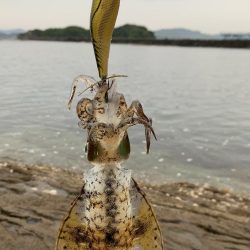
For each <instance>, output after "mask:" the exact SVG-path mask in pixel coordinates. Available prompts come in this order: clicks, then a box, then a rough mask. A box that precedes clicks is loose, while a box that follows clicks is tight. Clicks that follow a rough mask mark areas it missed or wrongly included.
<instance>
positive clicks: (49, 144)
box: [0, 41, 250, 193]
mask: <svg viewBox="0 0 250 250" xmlns="http://www.w3.org/2000/svg"><path fill="white" fill-rule="evenodd" d="M249 68H250V50H247V49H217V48H180V47H167V46H141V45H118V44H114V45H112V48H111V54H110V65H109V72H110V74H126V75H128V76H129V77H128V78H126V79H119V80H118V89H119V91H121V92H122V93H124V94H125V96H126V100H127V103H131V101H132V100H134V99H139V100H140V101H141V102H142V104H143V107H144V110H145V113H146V114H147V115H148V116H150V117H152V119H153V127H154V129H155V132H156V134H157V137H158V141H154V140H153V139H152V146H151V152H150V154H149V155H146V154H145V138H144V131H143V130H144V129H143V127H142V126H137V127H134V128H131V129H130V130H129V136H130V141H131V144H132V153H131V156H130V159H129V160H128V161H127V162H126V163H124V166H125V167H127V168H129V169H132V170H133V173H134V175H135V177H136V178H137V179H140V180H142V181H146V182H149V183H153V184H163V183H167V182H171V181H191V182H194V183H208V184H211V185H216V186H219V187H226V188H229V189H233V190H235V191H239V192H247V193H249V191H250V70H249ZM80 74H87V75H91V76H95V77H96V78H97V79H98V77H97V69H96V65H95V61H94V54H93V49H92V45H91V44H90V43H70V42H67V43H65V42H37V41H0V86H1V89H0V160H6V159H16V160H21V161H24V162H26V163H36V164H50V165H53V166H56V167H63V168H73V169H86V168H88V166H89V163H88V162H87V160H86V156H85V153H84V146H85V141H86V134H85V132H84V131H82V130H81V129H80V128H79V127H78V119H77V117H76V113H75V108H74V106H75V105H76V102H77V98H76V99H75V102H74V103H73V109H72V111H70V112H69V111H68V110H67V106H66V104H67V100H68V97H69V94H70V88H71V83H72V80H73V79H74V78H75V77H76V76H78V75H80ZM82 88H84V86H82ZM88 95H90V93H89V92H86V93H85V94H84V96H85V97H88Z"/></svg>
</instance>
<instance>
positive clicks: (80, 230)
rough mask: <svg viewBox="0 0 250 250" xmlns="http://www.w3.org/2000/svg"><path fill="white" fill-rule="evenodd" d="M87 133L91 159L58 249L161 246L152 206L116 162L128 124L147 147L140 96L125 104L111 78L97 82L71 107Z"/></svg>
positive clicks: (125, 152) (125, 145) (125, 144)
mask: <svg viewBox="0 0 250 250" xmlns="http://www.w3.org/2000/svg"><path fill="white" fill-rule="evenodd" d="M76 112H77V115H78V117H79V119H80V122H81V126H82V128H84V129H86V130H87V133H88V134H87V135H88V139H87V142H88V149H87V154H88V160H89V161H90V162H91V163H92V164H93V165H94V167H93V168H91V169H90V170H88V171H87V172H86V173H85V174H84V186H83V188H82V191H81V193H80V195H79V196H78V197H77V198H76V200H75V201H74V202H73V204H72V207H71V209H70V211H69V213H68V216H67V217H66V218H65V220H64V222H63V224H62V227H61V229H60V232H59V236H58V240H57V246H56V249H57V250H63V249H68V250H74V249H77V250H154V249H155V250H162V249H163V245H162V237H161V232H160V229H159V226H158V223H157V220H156V218H155V215H154V213H153V210H152V207H151V205H150V204H149V202H148V201H147V199H146V196H145V194H144V193H143V192H142V191H141V189H140V188H139V186H138V185H137V183H136V182H135V181H134V180H133V179H132V177H131V171H130V170H126V169H124V168H122V167H121V165H120V164H121V163H122V162H123V161H125V160H126V159H127V158H128V157H129V153H130V143H129V139H128V134H127V130H128V128H129V127H131V126H134V125H137V124H142V125H143V126H144V127H145V134H146V136H147V137H146V140H147V151H148V150H149V145H150V135H151V133H152V134H153V135H154V136H155V134H154V131H153V128H152V126H151V124H152V123H151V119H149V118H148V117H147V116H146V115H145V114H144V111H143V108H142V105H141V104H140V102H139V101H133V102H132V104H131V105H130V106H129V107H128V106H127V104H126V100H125V98H124V96H123V95H122V94H120V93H118V92H117V91H116V84H115V82H114V81H113V80H112V81H111V82H109V81H104V82H102V83H101V84H100V83H99V85H98V87H96V94H95V96H94V98H93V99H92V100H91V99H88V98H82V99H81V100H80V101H79V102H78V104H77V107H76Z"/></svg>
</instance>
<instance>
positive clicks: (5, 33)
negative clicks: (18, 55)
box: [0, 29, 24, 39]
mask: <svg viewBox="0 0 250 250" xmlns="http://www.w3.org/2000/svg"><path fill="white" fill-rule="evenodd" d="M23 32H24V30H23V29H11V30H0V39H16V38H17V36H18V35H19V34H21V33H23Z"/></svg>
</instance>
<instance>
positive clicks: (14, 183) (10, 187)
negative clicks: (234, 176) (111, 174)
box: [0, 162, 250, 250]
mask: <svg viewBox="0 0 250 250" xmlns="http://www.w3.org/2000/svg"><path fill="white" fill-rule="evenodd" d="M81 177H82V173H79V172H70V171H66V170H62V169H56V168H50V167H46V166H37V165H34V166H28V165H25V164H21V163H17V162H1V163H0V195H1V199H0V242H1V244H0V249H4V250H14V249H20V250H22V249H25V250H26V249H27V250H28V249H36V250H48V249H54V246H55V241H56V237H57V233H58V229H59V226H60V224H61V221H62V219H63V218H64V216H65V215H66V213H67V211H68V210H69V207H70V204H71V202H72V201H73V200H74V198H75V196H76V195H77V194H78V192H79V191H80V189H81V186H82V178H81ZM141 186H144V191H145V192H146V194H147V196H148V198H149V200H150V201H151V202H152V204H153V206H154V209H155V211H156V214H157V217H158V219H159V221H160V226H161V228H162V233H163V237H164V244H165V249H166V250H191V249H192V250H194V249H196V250H223V249H225V250H226V249H231V250H249V249H250V197H247V196H243V195H239V194H233V193H230V192H228V191H227V190H219V189H216V188H214V187H209V186H196V185H193V184H190V183H172V184H167V185H162V186H158V187H155V186H145V185H143V184H142V183H141Z"/></svg>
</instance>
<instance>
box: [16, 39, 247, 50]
mask: <svg viewBox="0 0 250 250" xmlns="http://www.w3.org/2000/svg"><path fill="white" fill-rule="evenodd" d="M18 40H21V41H52V42H91V40H89V39H83V40H79V41H75V40H59V39H18ZM112 43H113V44H139V45H159V46H179V47H207V48H209V47H210V48H242V49H250V40H191V39H180V40H177V39H175V40H173V39H162V40H156V39H152V40H151V39H148V40H139V39H134V40H132V39H113V40H112Z"/></svg>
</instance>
